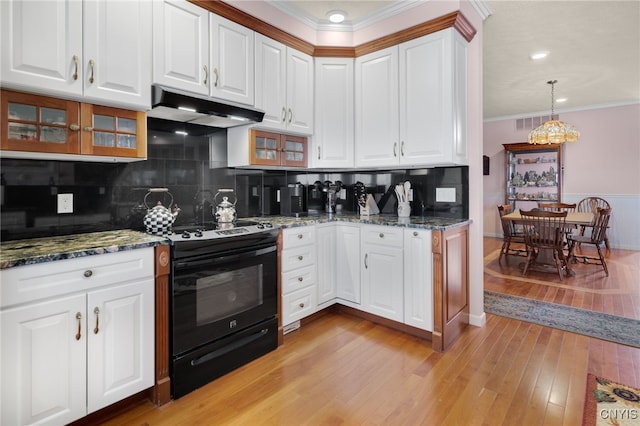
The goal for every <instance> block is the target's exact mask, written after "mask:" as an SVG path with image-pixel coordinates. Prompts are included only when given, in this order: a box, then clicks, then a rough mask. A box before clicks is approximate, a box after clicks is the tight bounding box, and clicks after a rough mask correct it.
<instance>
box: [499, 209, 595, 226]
mask: <svg viewBox="0 0 640 426" xmlns="http://www.w3.org/2000/svg"><path fill="white" fill-rule="evenodd" d="M502 219H504V220H511V221H513V222H515V223H518V222H519V221H522V216H521V215H520V210H516V211H514V212H511V213H509V214H505V215H504V216H502ZM593 219H594V214H593V213H591V212H567V218H566V219H565V223H566V224H567V225H576V226H580V225H587V226H588V225H591V224H593Z"/></svg>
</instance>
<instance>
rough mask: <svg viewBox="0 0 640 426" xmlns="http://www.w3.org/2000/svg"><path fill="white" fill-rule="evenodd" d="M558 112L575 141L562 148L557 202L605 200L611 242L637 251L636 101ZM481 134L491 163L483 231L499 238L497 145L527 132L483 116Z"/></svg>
mask: <svg viewBox="0 0 640 426" xmlns="http://www.w3.org/2000/svg"><path fill="white" fill-rule="evenodd" d="M559 114H560V119H561V120H562V121H564V122H567V123H571V124H573V125H574V126H575V127H576V128H577V129H578V130H579V131H580V139H579V140H578V141H577V142H575V143H568V144H565V146H564V147H563V153H562V155H563V163H564V164H563V166H564V170H563V175H562V181H563V188H562V201H563V202H568V203H574V202H575V203H577V202H578V201H580V200H581V199H582V198H584V197H589V196H598V197H602V198H604V199H606V200H607V201H609V203H610V204H611V207H612V209H613V212H612V213H613V215H612V218H611V229H610V231H609V233H608V235H609V241H610V243H611V245H612V246H613V247H616V248H623V249H631V250H640V104H633V105H625V106H616V107H608V108H604V107H603V108H596V109H588V110H582V111H573V112H561V111H560V112H559ZM532 115H537V114H535V113H534V114H532ZM483 133H484V142H483V145H484V155H487V156H489V158H490V164H491V173H490V175H489V176H484V177H483V185H484V206H483V209H484V235H485V236H498V237H501V236H502V231H501V229H500V222H499V220H498V212H497V210H496V206H497V205H498V204H503V203H504V201H505V194H504V191H505V186H506V177H505V164H504V149H503V147H502V144H504V143H514V142H525V141H526V140H527V136H528V134H529V131H528V130H526V131H516V130H515V118H509V119H505V120H498V121H486V122H485V123H484V130H483Z"/></svg>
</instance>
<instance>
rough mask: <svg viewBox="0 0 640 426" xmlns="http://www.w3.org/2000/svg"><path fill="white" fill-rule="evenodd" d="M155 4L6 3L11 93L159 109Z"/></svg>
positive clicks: (5, 69)
mask: <svg viewBox="0 0 640 426" xmlns="http://www.w3.org/2000/svg"><path fill="white" fill-rule="evenodd" d="M151 10H152V9H151V2H149V1H147V0H133V1H127V2H119V1H109V0H87V1H80V0H52V1H29V0H3V1H1V2H0V11H1V13H0V22H1V25H0V26H1V28H2V30H1V31H2V33H1V37H0V38H1V39H2V58H1V59H2V61H1V62H2V65H1V67H2V68H1V69H2V74H1V79H2V80H1V83H2V86H3V87H5V88H13V89H18V90H26V91H30V92H36V93H41V94H46V95H53V96H64V97H70V96H71V97H73V98H75V99H77V100H82V101H90V102H95V103H101V104H105V105H112V106H117V107H126V108H133V109H137V110H147V109H149V108H150V106H151Z"/></svg>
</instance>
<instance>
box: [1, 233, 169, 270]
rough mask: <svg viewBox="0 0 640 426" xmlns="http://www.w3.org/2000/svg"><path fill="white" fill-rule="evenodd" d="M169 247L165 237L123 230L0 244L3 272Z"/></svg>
mask: <svg viewBox="0 0 640 426" xmlns="http://www.w3.org/2000/svg"><path fill="white" fill-rule="evenodd" d="M165 244H169V240H168V239H166V238H163V237H157V236H153V235H148V234H145V233H144V232H138V231H132V230H130V229H121V230H116V231H105V232H91V233H87V234H75V235H64V236H59V237H47V238H33V239H28V240H17V241H6V242H2V243H1V244H0V269H7V268H12V267H14V266H21V265H31V264H35V263H45V262H51V261H54V260H62V259H72V258H76V257H83V256H92V255H95V254H104V253H114V252H118V251H124V250H134V249H139V248H145V247H155V246H159V245H165Z"/></svg>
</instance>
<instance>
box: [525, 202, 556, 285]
mask: <svg viewBox="0 0 640 426" xmlns="http://www.w3.org/2000/svg"><path fill="white" fill-rule="evenodd" d="M520 215H521V216H522V225H523V227H524V238H525V243H526V244H527V251H528V254H527V261H526V263H525V265H524V270H523V272H522V274H523V275H526V274H527V271H528V270H529V267H530V266H532V265H533V264H534V263H539V264H552V265H553V266H555V267H556V270H557V271H558V275H559V276H560V280H561V281H562V280H564V275H565V274H566V273H567V258H566V256H565V254H564V251H563V248H564V241H565V239H564V236H565V231H566V223H565V222H566V219H567V212H566V211H562V212H554V211H546V210H529V211H524V210H520Z"/></svg>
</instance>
